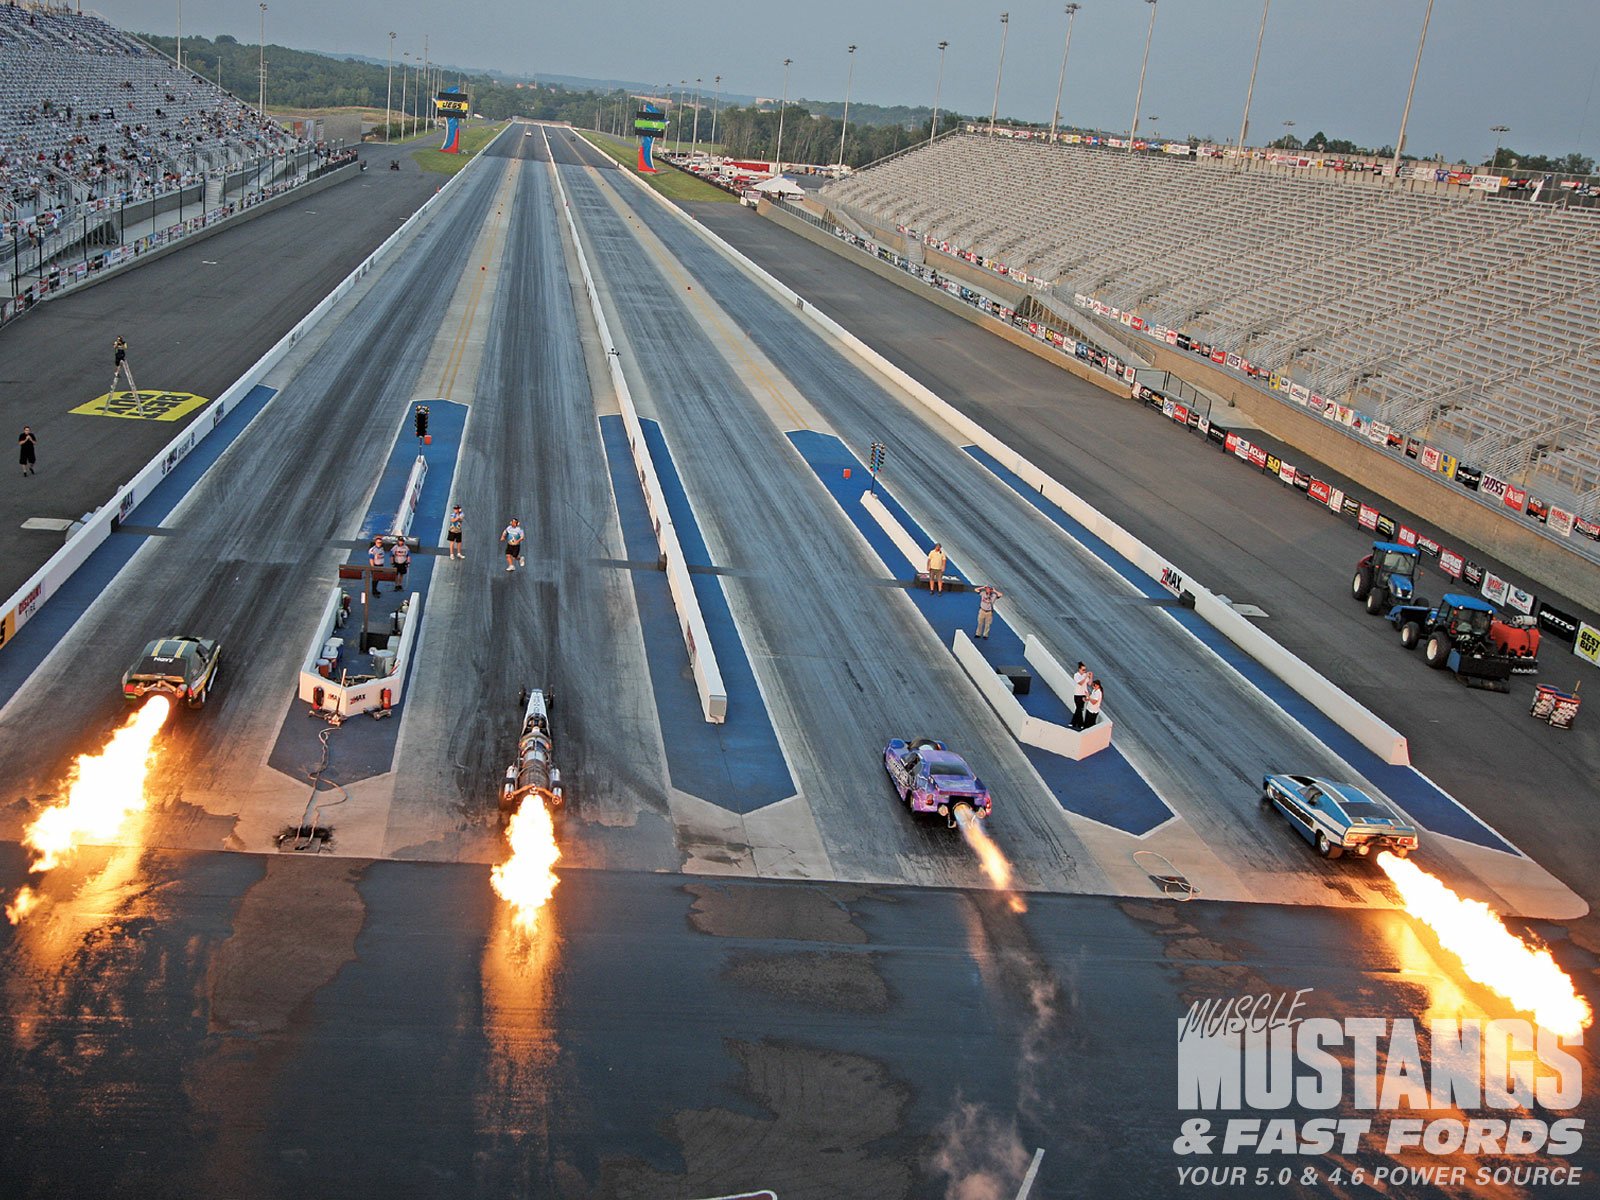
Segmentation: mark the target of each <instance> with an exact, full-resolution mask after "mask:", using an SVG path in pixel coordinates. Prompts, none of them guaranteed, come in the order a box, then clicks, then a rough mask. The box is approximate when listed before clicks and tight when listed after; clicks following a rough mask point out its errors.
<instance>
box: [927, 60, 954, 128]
mask: <svg viewBox="0 0 1600 1200" xmlns="http://www.w3.org/2000/svg"><path fill="white" fill-rule="evenodd" d="M949 47H950V43H949V42H940V43H939V82H938V83H936V84H934V85H933V127H932V128H931V129H929V130H928V145H930V146H931V145H933V139H934V138H936V137H938V136H939V94H940V93H941V92H943V91H944V52H945V51H946V50H947V49H949Z"/></svg>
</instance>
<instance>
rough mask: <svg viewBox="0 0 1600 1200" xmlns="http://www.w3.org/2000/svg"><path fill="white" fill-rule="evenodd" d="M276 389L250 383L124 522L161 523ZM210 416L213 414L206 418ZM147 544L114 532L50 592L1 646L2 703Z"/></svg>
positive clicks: (138, 538)
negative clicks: (14, 634)
mask: <svg viewBox="0 0 1600 1200" xmlns="http://www.w3.org/2000/svg"><path fill="white" fill-rule="evenodd" d="M276 394H277V389H275V388H269V387H267V386H265V385H264V384H257V385H256V386H255V387H253V388H251V389H250V390H249V391H248V392H247V393H246V394H245V396H244V398H243V399H242V400H240V401H239V403H238V404H236V405H234V407H233V409H232V411H230V412H228V413H225V414H224V415H223V417H222V420H221V421H219V422H217V424H216V427H215V428H214V429H213V430H212V431H211V433H210V434H209V435H208V436H207V437H206V438H205V440H204V441H201V442H199V443H198V444H196V446H195V448H194V449H193V450H192V451H190V452H189V454H188V455H187V456H185V457H184V458H183V459H182V460H181V461H180V462H179V463H178V464H177V465H176V466H174V467H173V468H172V470H171V471H169V472H168V473H167V476H166V478H165V479H163V480H162V481H161V482H160V483H158V484H157V485H156V487H155V490H154V491H152V492H151V493H150V494H149V495H148V496H146V497H145V498H144V500H143V501H142V502H141V503H140V504H139V506H138V507H137V508H135V509H134V510H133V511H132V512H130V513H129V514H128V515H127V517H126V518H124V520H123V521H122V524H124V525H160V524H161V522H162V521H164V520H166V519H167V517H168V515H170V514H171V512H172V510H173V509H174V508H176V507H177V506H178V502H179V501H180V500H182V499H183V498H184V497H185V496H186V495H188V494H189V489H190V488H192V487H194V485H195V484H196V483H198V482H199V480H200V476H202V475H204V474H205V472H206V470H207V469H208V468H209V467H210V466H211V464H212V463H214V462H216V461H217V459H219V458H221V457H222V454H223V452H224V451H226V450H227V449H228V447H229V446H231V445H232V444H233V442H234V440H235V439H236V438H237V437H238V436H239V434H240V433H242V432H243V431H244V428H245V426H247V425H248V424H250V422H251V421H252V420H253V419H254V418H255V416H256V414H257V413H259V412H260V411H261V410H262V409H263V408H265V407H266V405H267V401H268V400H271V399H272V397H273V396H275V395H276ZM207 419H208V420H209V419H210V418H207ZM142 545H144V538H142V537H139V536H136V535H134V534H113V535H112V536H111V537H109V538H107V539H106V540H105V541H104V542H102V543H101V544H100V545H99V547H98V548H97V549H96V550H95V552H94V553H93V554H91V555H90V556H89V557H88V559H87V560H85V562H84V564H83V565H82V566H81V567H79V568H78V569H77V570H76V571H74V572H73V573H72V577H71V578H70V579H68V580H67V582H66V583H64V584H62V586H61V588H60V590H59V591H57V592H55V593H53V594H52V595H50V596H48V597H46V600H45V605H44V607H43V608H42V609H40V610H39V615H38V616H36V617H34V618H33V619H32V620H30V621H29V622H28V623H27V624H26V625H24V626H23V627H22V628H21V629H20V630H18V631H17V636H16V637H14V638H12V639H11V641H10V642H9V643H7V644H6V646H5V648H4V650H3V651H0V704H3V703H5V702H6V701H8V700H10V699H11V697H12V696H13V695H15V694H16V691H17V689H18V688H20V687H21V686H22V684H23V683H24V681H26V680H27V678H28V676H30V675H32V674H33V672H34V670H35V668H37V667H38V665H39V664H40V663H41V662H43V661H44V659H45V656H46V655H47V654H49V653H50V651H52V650H54V649H55V648H56V645H57V644H58V643H59V642H60V641H61V639H62V638H64V637H66V635H67V632H68V631H69V630H70V629H71V628H72V627H73V626H74V625H76V624H77V623H78V619H79V618H80V617H82V616H83V614H84V613H85V612H87V611H88V610H89V606H90V605H91V604H93V603H94V602H95V601H96V600H97V599H99V597H100V593H101V592H103V591H105V590H106V588H107V587H108V586H109V585H110V583H111V581H112V580H113V579H115V578H116V576H117V572H119V571H121V570H122V568H123V567H125V566H127V564H128V560H129V559H131V558H132V557H133V556H134V555H135V554H136V553H137V552H138V550H139V547H140V546H142Z"/></svg>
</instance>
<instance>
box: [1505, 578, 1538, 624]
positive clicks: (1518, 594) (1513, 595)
mask: <svg viewBox="0 0 1600 1200" xmlns="http://www.w3.org/2000/svg"><path fill="white" fill-rule="evenodd" d="M1506 607H1507V608H1514V609H1516V610H1517V611H1518V612H1519V613H1522V614H1524V615H1525V616H1531V615H1532V614H1533V593H1532V592H1525V591H1523V590H1522V589H1521V588H1519V587H1517V586H1516V585H1515V584H1512V585H1510V586H1508V587H1507V588H1506Z"/></svg>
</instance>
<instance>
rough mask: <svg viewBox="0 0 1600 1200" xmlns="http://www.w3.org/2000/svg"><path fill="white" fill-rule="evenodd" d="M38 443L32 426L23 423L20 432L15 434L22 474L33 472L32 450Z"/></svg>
mask: <svg viewBox="0 0 1600 1200" xmlns="http://www.w3.org/2000/svg"><path fill="white" fill-rule="evenodd" d="M38 444H39V439H38V438H37V437H35V436H34V432H33V427H32V426H31V425H24V426H23V427H22V432H21V433H20V434H18V435H17V452H18V454H17V456H18V458H19V459H20V460H21V463H22V473H23V474H24V475H32V474H34V470H33V450H34V447H35V446H37V445H38Z"/></svg>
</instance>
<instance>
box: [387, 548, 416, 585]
mask: <svg viewBox="0 0 1600 1200" xmlns="http://www.w3.org/2000/svg"><path fill="white" fill-rule="evenodd" d="M389 555H390V559H391V561H393V563H394V590H395V591H397V592H403V591H405V590H406V568H407V567H409V566H410V565H411V547H410V546H408V545H406V540H405V538H403V537H399V538H395V540H394V549H393V550H391V551H389Z"/></svg>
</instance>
